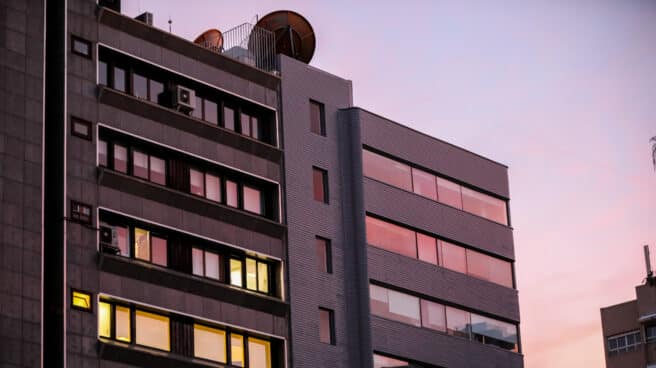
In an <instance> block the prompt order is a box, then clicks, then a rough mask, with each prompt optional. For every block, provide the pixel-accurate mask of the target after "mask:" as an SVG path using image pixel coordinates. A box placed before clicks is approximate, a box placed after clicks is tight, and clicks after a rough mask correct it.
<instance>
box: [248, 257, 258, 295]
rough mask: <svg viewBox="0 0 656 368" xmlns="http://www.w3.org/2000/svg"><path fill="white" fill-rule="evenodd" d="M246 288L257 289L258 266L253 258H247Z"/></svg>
mask: <svg viewBox="0 0 656 368" xmlns="http://www.w3.org/2000/svg"><path fill="white" fill-rule="evenodd" d="M246 288H247V289H251V290H256V289H257V266H256V263H255V260H254V259H252V258H246Z"/></svg>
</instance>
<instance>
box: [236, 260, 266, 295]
mask: <svg viewBox="0 0 656 368" xmlns="http://www.w3.org/2000/svg"><path fill="white" fill-rule="evenodd" d="M231 261H232V260H231ZM246 288H247V289H250V290H254V291H259V292H262V293H268V292H269V265H268V264H267V263H264V262H262V261H258V260H255V259H253V258H246Z"/></svg>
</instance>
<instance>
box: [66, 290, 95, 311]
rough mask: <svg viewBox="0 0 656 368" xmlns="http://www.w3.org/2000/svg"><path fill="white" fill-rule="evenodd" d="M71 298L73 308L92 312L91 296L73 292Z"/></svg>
mask: <svg viewBox="0 0 656 368" xmlns="http://www.w3.org/2000/svg"><path fill="white" fill-rule="evenodd" d="M71 297H72V305H73V307H75V308H80V309H84V310H88V311H90V310H91V294H89V293H83V292H81V291H73V293H72V296H71Z"/></svg>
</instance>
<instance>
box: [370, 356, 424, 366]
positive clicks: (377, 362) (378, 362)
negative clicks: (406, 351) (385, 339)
mask: <svg viewBox="0 0 656 368" xmlns="http://www.w3.org/2000/svg"><path fill="white" fill-rule="evenodd" d="M408 367H411V366H410V363H409V362H406V361H403V360H398V359H393V358H390V357H386V356H383V355H379V354H376V353H374V368H408ZM412 367H414V366H412Z"/></svg>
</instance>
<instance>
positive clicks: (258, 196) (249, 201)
mask: <svg viewBox="0 0 656 368" xmlns="http://www.w3.org/2000/svg"><path fill="white" fill-rule="evenodd" d="M243 188H244V209H245V210H246V211H249V212H254V213H257V214H259V215H261V214H262V212H263V211H262V193H261V192H260V191H259V190H257V189H255V188H251V187H249V186H246V185H244V187H243Z"/></svg>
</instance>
